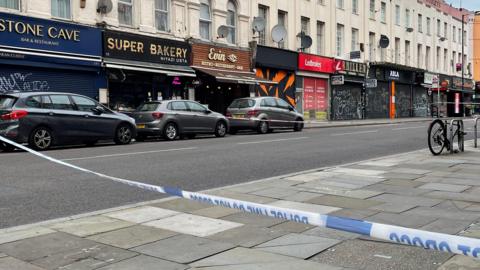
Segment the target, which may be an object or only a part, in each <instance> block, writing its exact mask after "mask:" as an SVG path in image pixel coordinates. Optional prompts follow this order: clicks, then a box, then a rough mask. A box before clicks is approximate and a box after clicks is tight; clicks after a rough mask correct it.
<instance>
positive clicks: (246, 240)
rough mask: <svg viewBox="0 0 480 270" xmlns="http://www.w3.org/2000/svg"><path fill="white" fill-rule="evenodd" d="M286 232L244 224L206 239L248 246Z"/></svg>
mask: <svg viewBox="0 0 480 270" xmlns="http://www.w3.org/2000/svg"><path fill="white" fill-rule="evenodd" d="M287 233H288V232H287V231H284V230H279V229H275V228H261V227H253V226H249V225H245V226H242V227H238V228H234V229H231V230H228V231H224V232H220V233H217V234H214V235H211V236H209V237H208V239H211V240H214V241H218V242H224V243H230V244H233V245H235V246H241V247H247V248H249V247H253V246H256V245H259V244H261V243H264V242H267V241H270V240H272V239H274V238H277V237H280V236H282V235H285V234H287Z"/></svg>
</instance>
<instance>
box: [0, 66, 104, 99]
mask: <svg viewBox="0 0 480 270" xmlns="http://www.w3.org/2000/svg"><path fill="white" fill-rule="evenodd" d="M97 76H98V75H97V73H96V72H85V71H68V70H59V69H42V68H32V67H21V66H6V65H3V66H1V67H0V93H5V92H11V91H20V92H32V91H47V92H68V93H76V94H81V95H85V96H89V97H91V98H95V97H96V96H98V89H97V87H96V81H97Z"/></svg>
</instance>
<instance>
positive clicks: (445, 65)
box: [443, 49, 448, 72]
mask: <svg viewBox="0 0 480 270" xmlns="http://www.w3.org/2000/svg"><path fill="white" fill-rule="evenodd" d="M443 71H445V72H448V50H447V49H444V50H443Z"/></svg>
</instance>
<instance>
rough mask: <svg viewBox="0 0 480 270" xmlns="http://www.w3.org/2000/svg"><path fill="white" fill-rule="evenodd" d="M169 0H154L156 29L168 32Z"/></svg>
mask: <svg viewBox="0 0 480 270" xmlns="http://www.w3.org/2000/svg"><path fill="white" fill-rule="evenodd" d="M169 12H170V1H169V0H155V22H156V25H157V30H158V31H163V32H168V31H170V29H169V20H170V18H169Z"/></svg>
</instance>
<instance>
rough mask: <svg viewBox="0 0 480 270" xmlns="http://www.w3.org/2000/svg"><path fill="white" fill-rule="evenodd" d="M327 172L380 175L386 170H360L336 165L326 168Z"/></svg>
mask: <svg viewBox="0 0 480 270" xmlns="http://www.w3.org/2000/svg"><path fill="white" fill-rule="evenodd" d="M327 171H328V172H333V173H341V174H349V175H355V176H358V175H360V176H382V175H383V174H384V173H385V172H386V171H385V170H362V169H351V168H345V167H337V168H333V169H329V170H327Z"/></svg>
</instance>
